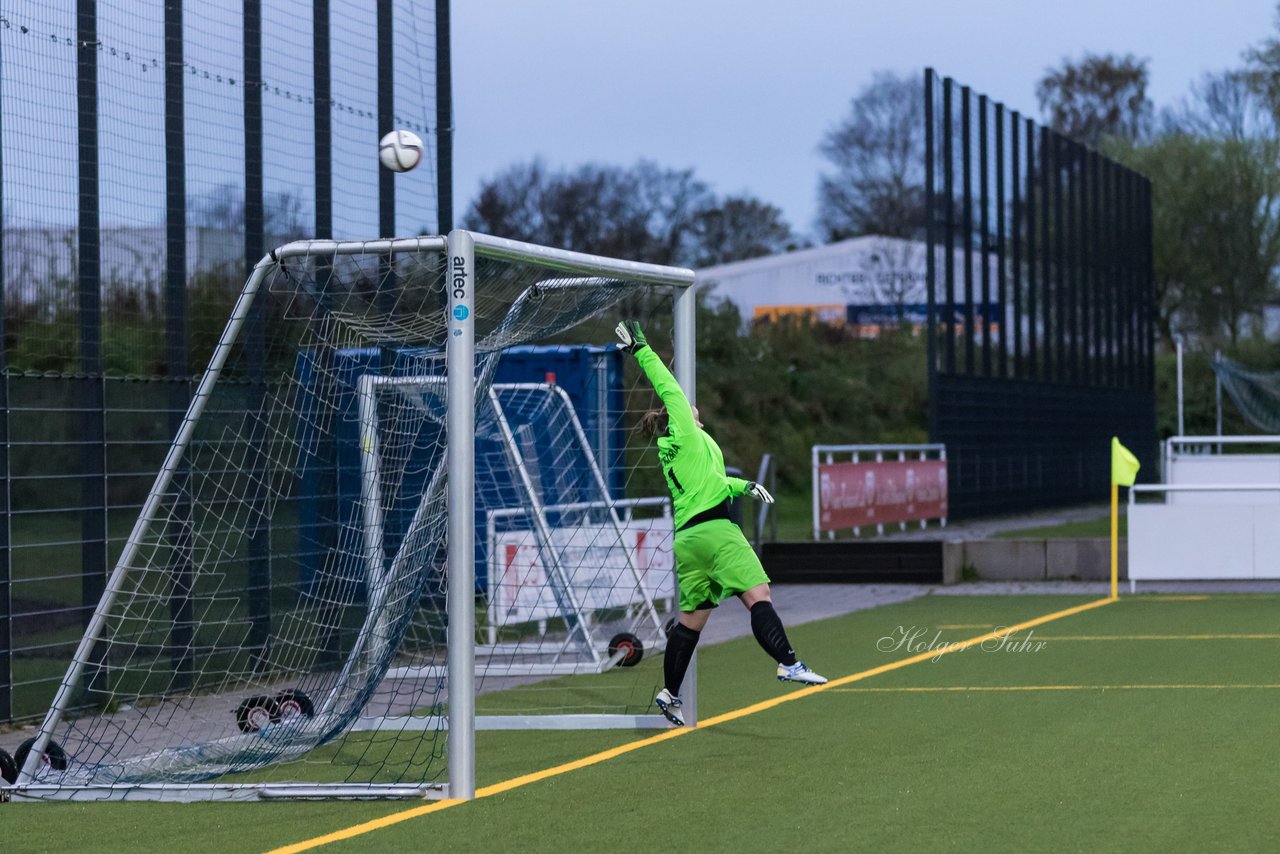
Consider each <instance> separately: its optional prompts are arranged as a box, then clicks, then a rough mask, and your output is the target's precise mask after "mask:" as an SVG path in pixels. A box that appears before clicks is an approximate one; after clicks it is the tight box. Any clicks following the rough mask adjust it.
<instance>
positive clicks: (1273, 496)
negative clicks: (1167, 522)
mask: <svg viewBox="0 0 1280 854" xmlns="http://www.w3.org/2000/svg"><path fill="white" fill-rule="evenodd" d="M1277 444H1280V436H1173V437H1171V438H1169V439H1167V440H1166V441H1165V451H1164V453H1165V473H1164V479H1165V482H1166V483H1168V484H1170V485H1177V486H1184V485H1192V484H1198V485H1206V484H1229V483H1231V484H1254V485H1265V484H1272V483H1280V454H1250V453H1224V451H1225V450H1226V449H1228V448H1236V449H1239V448H1248V447H1251V446H1252V447H1257V446H1270V447H1272V448H1274V447H1275V446H1276V445H1277ZM1168 503H1170V504H1195V505H1203V504H1232V505H1239V504H1280V492H1271V493H1258V492H1254V493H1241V492H1234V491H1220V490H1209V491H1203V490H1196V491H1189V492H1171V493H1170V494H1169V495H1168Z"/></svg>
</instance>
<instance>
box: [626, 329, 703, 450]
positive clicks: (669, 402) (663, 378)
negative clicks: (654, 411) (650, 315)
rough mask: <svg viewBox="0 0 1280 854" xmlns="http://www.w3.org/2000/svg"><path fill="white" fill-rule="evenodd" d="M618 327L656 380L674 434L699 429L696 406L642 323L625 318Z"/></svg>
mask: <svg viewBox="0 0 1280 854" xmlns="http://www.w3.org/2000/svg"><path fill="white" fill-rule="evenodd" d="M616 331H617V333H618V338H619V339H621V340H622V347H623V349H624V350H626V351H627V352H629V353H631V354H632V355H634V356H635V357H636V361H637V362H639V363H640V369H641V370H643V371H644V375H645V376H646V377H648V378H649V382H650V383H652V384H653V390H654V391H656V392H657V393H658V398H659V399H660V400H661V401H662V405H663V406H664V407H666V410H667V416H668V418H669V419H670V422H669V429H670V431H671V435H672V437H673V438H674V437H677V436H683V435H686V434H689V433H692V432H694V431H695V430H697V429H698V425H697V424H696V423H695V422H694V420H693V407H692V406H690V405H689V398H687V397H685V394H684V389H682V388H680V383H678V382H676V378H675V377H674V376H672V375H671V371H669V370H667V366H666V365H664V364H662V359H660V358H659V357H658V354H657V353H655V352H653V348H652V347H650V346H649V342H648V341H647V340H645V337H644V332H642V331H641V330H640V324H638V323H636V322H635V321H634V320H624V321H623V322H622V323H619V324H618V328H617V330H616Z"/></svg>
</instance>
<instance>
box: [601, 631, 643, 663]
mask: <svg viewBox="0 0 1280 854" xmlns="http://www.w3.org/2000/svg"><path fill="white" fill-rule="evenodd" d="M618 653H622V660H620V661H619V662H618V666H619V667H635V666H636V665H637V664H639V663H640V659H641V658H643V657H644V644H642V643H640V638H638V637H636V636H635V635H633V634H631V632H618V634H616V635H614V636H613V639H612V640H610V641H609V657H610V658H612V657H613V656H615V655H617V654H618Z"/></svg>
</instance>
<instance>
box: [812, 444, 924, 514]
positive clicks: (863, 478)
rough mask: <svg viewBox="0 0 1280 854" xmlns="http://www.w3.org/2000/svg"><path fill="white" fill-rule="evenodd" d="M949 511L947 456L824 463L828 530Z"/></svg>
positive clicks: (822, 498) (821, 481) (821, 497)
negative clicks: (939, 458) (923, 458)
mask: <svg viewBox="0 0 1280 854" xmlns="http://www.w3.org/2000/svg"><path fill="white" fill-rule="evenodd" d="M946 515H947V462H946V460H900V461H899V460H895V461H892V462H881V463H826V464H825V465H820V466H818V527H819V528H820V529H821V530H823V531H834V530H837V529H841V528H861V527H863V526H865V525H887V524H889V523H892V522H913V521H918V520H921V519H942V518H946Z"/></svg>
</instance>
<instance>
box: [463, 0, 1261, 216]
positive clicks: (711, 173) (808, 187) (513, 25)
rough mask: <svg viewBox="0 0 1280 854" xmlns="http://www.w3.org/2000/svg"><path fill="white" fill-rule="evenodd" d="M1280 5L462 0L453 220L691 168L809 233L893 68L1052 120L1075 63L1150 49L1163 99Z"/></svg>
mask: <svg viewBox="0 0 1280 854" xmlns="http://www.w3.org/2000/svg"><path fill="white" fill-rule="evenodd" d="M1275 9H1276V2H1275V0H1221V2H1212V0H964V2H958V0H914V1H913V0H897V1H896V2H885V0H844V1H843V2H841V0H791V2H778V0H773V2H764V0H732V1H731V0H643V2H636V1H635V0H632V2H624V1H623V0H527V2H525V1H523V0H455V2H454V3H452V16H453V28H452V29H453V74H454V121H455V126H456V128H457V134H456V137H455V146H454V169H455V176H454V193H455V205H454V208H455V216H456V217H458V218H461V216H462V214H463V213H464V211H465V210H466V207H467V205H468V204H469V203H470V201H471V200H472V199H473V198H474V197H475V194H476V190H477V188H478V187H479V185H480V182H481V181H482V180H484V179H486V178H490V177H492V176H494V175H496V174H497V173H498V172H500V171H501V170H502V169H504V168H505V167H506V166H508V165H510V164H512V163H516V162H523V161H528V160H531V159H532V158H534V157H542V158H544V159H545V160H546V162H547V163H548V164H549V165H551V166H553V167H573V166H577V165H580V164H582V163H587V162H596V163H608V164H617V165H629V164H632V163H634V162H635V161H636V160H638V159H640V158H647V159H650V160H653V161H656V162H657V163H659V164H660V165H662V166H666V167H671V168H692V169H693V170H694V171H695V173H696V174H697V175H698V176H699V177H700V178H702V179H703V180H705V181H707V182H708V183H710V184H711V186H712V188H713V189H714V190H715V191H716V192H718V193H720V194H722V195H723V194H738V193H748V194H751V195H754V196H756V197H758V198H760V199H762V200H764V201H767V202H771V203H773V204H775V205H778V206H779V207H780V208H782V210H783V212H784V213H785V214H786V217H787V219H788V220H789V221H790V223H791V225H792V227H793V228H795V229H796V230H797V231H799V232H801V233H806V234H808V233H811V231H812V225H813V218H814V215H815V213H816V208H817V205H816V199H815V195H816V188H817V180H818V175H819V173H820V172H821V171H822V169H823V168H824V165H825V164H824V161H823V160H822V158H821V157H820V156H819V155H818V154H817V151H816V149H817V145H818V143H819V141H820V139H821V138H822V135H823V134H824V132H825V131H827V130H828V129H829V128H831V127H832V126H833V125H835V124H836V123H837V122H839V121H840V120H841V119H842V118H843V117H844V116H845V115H846V114H847V113H848V109H849V102H850V100H851V98H852V97H853V96H854V95H855V94H856V93H857V92H858V91H859V90H860V89H861V88H862V87H863V86H865V85H866V84H867V83H868V82H869V81H870V79H871V76H872V73H873V72H874V71H877V70H881V69H889V70H895V71H900V72H904V73H911V74H917V73H922V70H923V69H924V67H925V66H930V65H931V66H933V67H934V68H935V69H936V70H937V71H939V72H940V73H941V74H944V75H950V76H952V77H954V78H955V79H956V80H957V81H959V82H960V83H964V84H966V85H969V86H972V87H973V88H974V90H975V91H976V92H980V93H985V94H987V95H989V96H990V97H991V98H993V99H995V100H998V101H1003V102H1004V103H1005V104H1006V105H1007V106H1008V107H1010V108H1012V109H1017V110H1021V111H1022V112H1023V113H1024V114H1029V115H1032V116H1036V117H1038V116H1039V111H1038V109H1037V105H1036V100H1035V84H1036V81H1037V80H1039V79H1040V77H1042V76H1043V74H1044V71H1045V69H1046V68H1047V67H1049V66H1056V65H1058V64H1059V63H1060V62H1061V60H1062V59H1063V58H1064V57H1073V58H1076V57H1079V56H1080V55H1082V54H1083V53H1084V52H1085V51H1090V52H1094V53H1120V54H1123V53H1132V54H1134V55H1136V56H1138V57H1140V58H1145V59H1147V60H1149V66H1148V67H1149V69H1150V75H1151V86H1150V90H1149V94H1150V96H1151V98H1152V99H1153V100H1154V101H1155V103H1156V105H1157V107H1160V106H1166V105H1169V104H1172V103H1174V102H1176V101H1177V100H1178V99H1179V98H1181V97H1182V96H1183V95H1185V94H1186V92H1187V91H1188V87H1189V86H1190V84H1191V83H1192V82H1193V81H1195V80H1197V79H1198V78H1199V77H1200V76H1201V75H1202V74H1203V73H1204V72H1207V71H1218V70H1223V69H1226V68H1231V67H1237V66H1239V65H1240V62H1241V60H1240V55H1241V52H1242V51H1244V50H1245V49H1246V48H1247V47H1249V46H1250V45H1253V44H1256V43H1257V42H1258V41H1259V40H1261V39H1262V38H1264V37H1266V36H1268V35H1270V34H1271V33H1272V32H1273V31H1274V29H1275V27H1274V20H1275Z"/></svg>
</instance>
